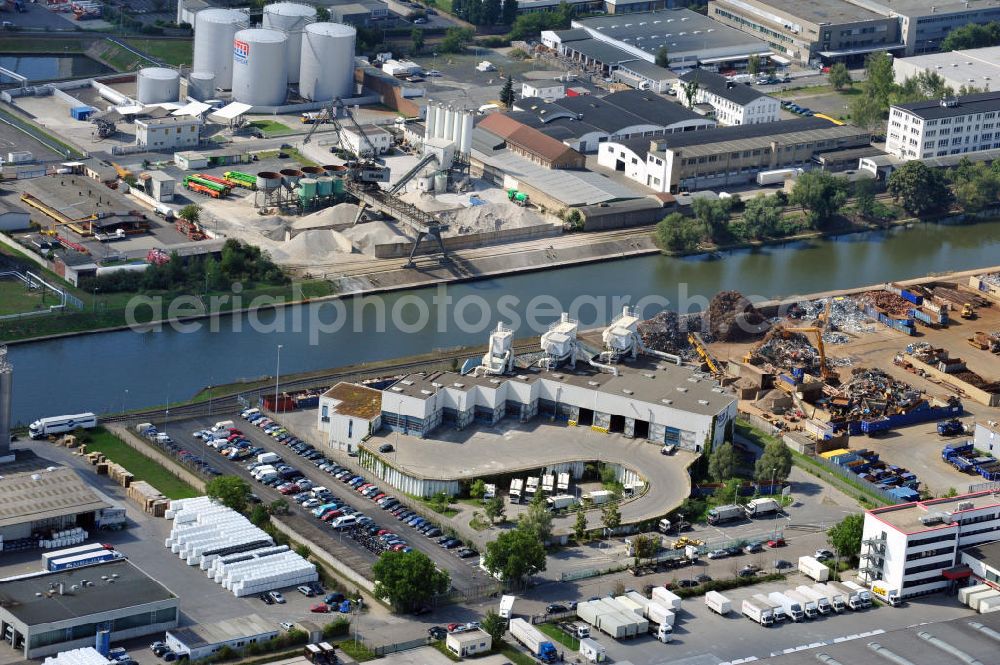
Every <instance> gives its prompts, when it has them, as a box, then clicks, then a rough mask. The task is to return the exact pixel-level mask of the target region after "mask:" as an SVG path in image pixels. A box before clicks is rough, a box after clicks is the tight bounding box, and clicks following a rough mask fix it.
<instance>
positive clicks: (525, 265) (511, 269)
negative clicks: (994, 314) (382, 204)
mask: <svg viewBox="0 0 1000 665" xmlns="http://www.w3.org/2000/svg"><path fill="white" fill-rule="evenodd" d="M990 221H992V220H978V221H977V222H974V223H973V224H975V223H989V222H990ZM949 223H960V222H953V221H949V220H935V221H923V222H922V221H920V220H918V219H915V218H913V219H904V220H898V221H895V222H890V223H888V224H885V225H875V224H871V225H868V226H856V225H855V226H851V227H845V228H841V229H835V230H831V231H810V232H806V233H800V234H796V235H795V236H789V237H786V238H780V239H773V240H762V241H752V242H740V243H732V244H729V245H718V246H706V247H702V248H699V250H698V251H691V252H671V251H665V250H662V249H661V248H659V247H658V246H657V245H656V243H655V241H654V240H653V230H654V229H655V226H642V227H635V228H630V229H624V230H615V231H602V232H595V233H588V234H576V233H571V234H566V235H563V236H560V237H557V238H552V239H548V240H547V241H545V242H544V243H542V245H541V246H539V243H538V241H527V242H520V243H508V244H505V245H499V246H491V247H482V248H476V249H470V250H460V251H455V252H453V253H452V254H451V255H450V259H451V260H450V261H449V262H447V263H441V262H439V261H438V260H437V259H430V258H424V259H418V264H417V265H416V266H415V267H407V266H406V263H407V261H406V260H405V259H390V260H370V261H357V262H355V263H353V264H350V265H349V266H347V267H344V268H340V269H338V270H337V271H331V272H325V273H322V274H319V275H317V274H311V273H310V274H308V277H309V278H310V279H309V280H308V281H306V282H300V283H298V284H297V287H298V288H299V289H300V294H299V295H298V296H297V295H296V292H295V289H294V288H293V289H291V290H289V291H285V292H278V291H276V290H274V289H266V290H257V291H253V292H247V293H244V294H243V297H242V300H241V302H249V301H252V300H253V299H254V298H255V297H257V296H265V297H267V298H269V299H270V300H268V301H267V302H258V303H257V304H256V305H254V304H251V305H248V306H245V307H233V306H231V305H230V306H228V307H225V308H223V309H220V310H218V311H215V312H206V313H194V314H190V315H187V316H173V317H171V316H167V317H153V318H151V319H149V320H148V321H142V328H145V327H147V326H148V327H155V326H161V325H166V324H171V323H186V322H194V321H199V320H202V319H207V318H210V317H213V316H215V317H218V316H233V315H243V314H246V313H247V312H251V311H264V310H268V309H281V308H285V307H287V306H290V305H305V304H309V303H314V302H323V301H327V300H332V299H337V298H352V297H356V296H364V295H369V296H374V295H386V294H390V293H393V292H398V291H404V290H409V289H419V288H425V287H429V286H439V285H446V284H460V283H465V282H473V281H477V280H489V279H494V278H499V277H504V276H512V275H518V274H525V273H532V272H541V271H548V270H557V269H560V268H566V267H571V266H579V265H586V264H595V263H602V262H609V261H619V260H623V259H628V258H635V257H640V256H652V255H663V256H664V257H666V258H674V259H691V258H697V257H708V256H718V255H722V254H724V253H726V252H736V251H741V250H751V251H753V250H761V249H764V248H767V247H781V246H786V245H794V244H797V243H808V242H810V241H816V240H822V239H829V238H836V237H839V236H847V235H854V234H861V233H870V232H878V231H885V230H887V229H892V228H902V227H909V226H913V225H916V224H949ZM961 223H963V224H967V223H966V222H961ZM3 241H5V243H6V244H8V245H9V244H10V243H9V241H8V239H7V238H6V237H4V238H3ZM50 274H51V273H50ZM78 295H80V297H81V299H84V300H85V302H86V301H87V298H88V297H89V296H90V294H84V293H80V294H78ZM211 295H213V296H223V295H226V294H224V293H220V294H211ZM93 299H94V300H95V301H97V299H98V298H97V296H96V295H95V296H94V298H93ZM117 300H119V301H122V300H123V299H121V298H118V299H117ZM125 300H127V299H125ZM91 305H92V306H93V307H94V311H92V312H86V311H83V312H77V313H73V314H60V315H55V317H53V318H47V319H46V318H42V317H32V319H31V320H27V319H22V320H19V323H11V324H10V325H8V326H5V327H6V330H5V335H4V336H5V338H6V339H5V340H3V341H4V342H5V343H8V344H24V343H28V342H40V341H45V340H52V339H59V338H63V337H73V336H77V335H89V334H96V333H108V332H114V331H118V330H129V329H135V327H134V326H130V325H128V323H127V322H126V320H125V309H108V308H107V307H106V305H107V302H105V303H104V305H105V306H104V309H103V311H98V310H99V309H100V307H98V306H97V303H96V302H89V303H88V306H91ZM40 330H41V331H42V332H40Z"/></svg>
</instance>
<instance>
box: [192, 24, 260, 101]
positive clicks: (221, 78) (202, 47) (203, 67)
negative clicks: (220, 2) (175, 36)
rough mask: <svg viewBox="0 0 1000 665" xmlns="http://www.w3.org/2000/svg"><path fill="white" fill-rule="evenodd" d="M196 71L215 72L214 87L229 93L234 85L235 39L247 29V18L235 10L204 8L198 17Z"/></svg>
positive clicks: (195, 44) (195, 50) (195, 32)
mask: <svg viewBox="0 0 1000 665" xmlns="http://www.w3.org/2000/svg"><path fill="white" fill-rule="evenodd" d="M194 21H195V26H194V64H193V65H192V67H191V70H192V71H195V72H212V73H213V74H215V85H216V86H217V87H219V88H222V89H224V90H228V89H229V88H231V87H232V85H233V37H235V36H236V33H237V32H238V31H239V30H242V29H243V28H245V27H247V15H246V14H244V13H243V12H238V11H236V10H235V9H203V10H201V11H200V12H198V13H197V14H196V15H195V19H194Z"/></svg>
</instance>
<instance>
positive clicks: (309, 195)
mask: <svg viewBox="0 0 1000 665" xmlns="http://www.w3.org/2000/svg"><path fill="white" fill-rule="evenodd" d="M314 198H316V179H315V178H302V179H301V180H299V200H300V201H302V202H303V203H305V202H307V201H312V200H313V199H314Z"/></svg>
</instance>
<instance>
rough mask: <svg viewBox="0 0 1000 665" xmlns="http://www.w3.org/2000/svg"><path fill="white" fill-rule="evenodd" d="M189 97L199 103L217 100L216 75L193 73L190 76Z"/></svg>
mask: <svg viewBox="0 0 1000 665" xmlns="http://www.w3.org/2000/svg"><path fill="white" fill-rule="evenodd" d="M188 97H193V98H194V99H197V100H198V101H199V102H203V101H205V100H206V99H214V98H215V74H214V73H212V72H191V73H190V74H188Z"/></svg>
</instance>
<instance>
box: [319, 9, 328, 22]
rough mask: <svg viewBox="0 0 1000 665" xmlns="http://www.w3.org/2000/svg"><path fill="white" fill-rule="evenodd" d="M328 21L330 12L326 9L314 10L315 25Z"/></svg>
mask: <svg viewBox="0 0 1000 665" xmlns="http://www.w3.org/2000/svg"><path fill="white" fill-rule="evenodd" d="M329 20H330V10H329V9H327V8H326V7H317V8H316V21H317V23H327V22H329Z"/></svg>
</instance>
